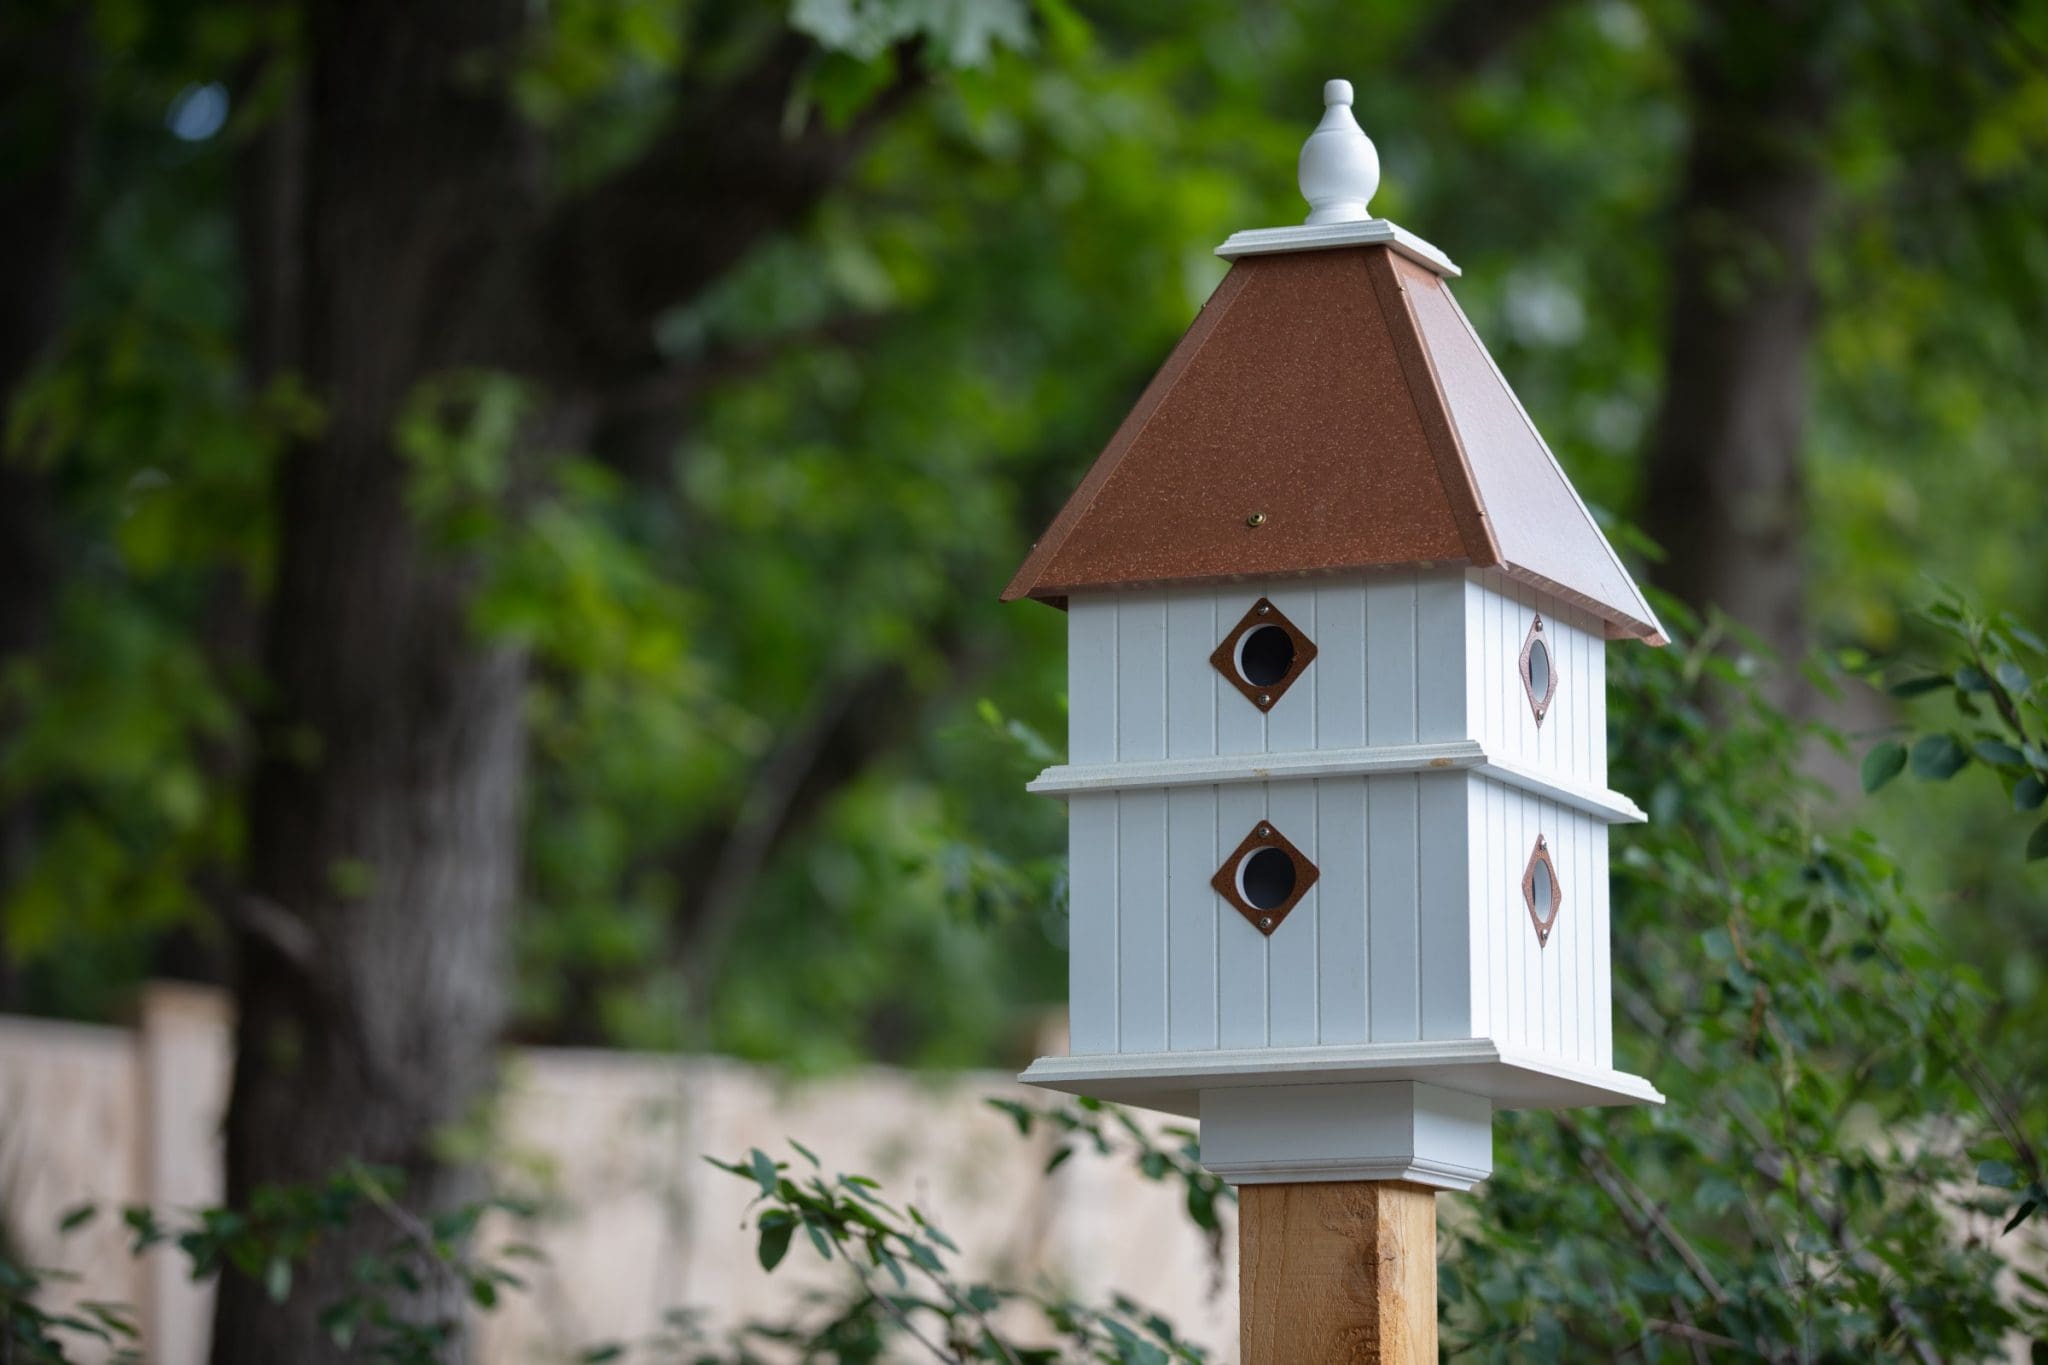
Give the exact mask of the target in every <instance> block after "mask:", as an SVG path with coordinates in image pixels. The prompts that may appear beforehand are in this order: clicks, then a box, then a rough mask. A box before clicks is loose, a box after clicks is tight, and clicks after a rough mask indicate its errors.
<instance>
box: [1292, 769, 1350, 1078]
mask: <svg viewBox="0 0 2048 1365" xmlns="http://www.w3.org/2000/svg"><path fill="white" fill-rule="evenodd" d="M1288 837H1289V838H1293V837H1294V836H1293V835H1289V836H1288ZM1314 838H1315V844H1314V845H1313V847H1314V848H1315V850H1316V853H1315V854H1314V855H1313V856H1314V859H1315V863H1316V868H1317V870H1318V871H1319V872H1321V874H1322V877H1321V879H1320V880H1319V881H1317V882H1316V897H1317V904H1318V907H1319V909H1318V914H1317V920H1316V938H1317V946H1318V951H1317V955H1316V1012H1317V1025H1316V1028H1317V1037H1316V1041H1317V1042H1320V1043H1364V1042H1370V1041H1371V1039H1372V1028H1371V1020H1370V1016H1369V1015H1368V1013H1367V996H1366V958H1365V783H1364V782H1363V781H1352V782H1320V783H1317V784H1316V828H1315V835H1314ZM1297 846H1298V847H1300V848H1303V849H1307V848H1308V847H1310V845H1308V844H1299V845H1297ZM1339 850H1345V851H1350V850H1355V851H1356V856H1333V854H1336V853H1337V852H1338V851H1339ZM1282 927H1283V928H1284V927H1285V926H1282Z"/></svg>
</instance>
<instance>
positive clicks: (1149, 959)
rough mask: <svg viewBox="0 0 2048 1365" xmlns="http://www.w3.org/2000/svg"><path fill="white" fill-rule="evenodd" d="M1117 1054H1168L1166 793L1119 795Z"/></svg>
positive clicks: (1159, 791)
mask: <svg viewBox="0 0 2048 1365" xmlns="http://www.w3.org/2000/svg"><path fill="white" fill-rule="evenodd" d="M1116 824H1117V892H1116V964H1117V971H1116V974H1117V1008H1116V1016H1117V1051H1119V1052H1164V1051H1165V1050H1166V965H1167V957H1166V868H1167V863H1166V793H1165V792H1164V791H1161V790H1156V789H1155V790H1151V791H1127V792H1118V793H1117V812H1116Z"/></svg>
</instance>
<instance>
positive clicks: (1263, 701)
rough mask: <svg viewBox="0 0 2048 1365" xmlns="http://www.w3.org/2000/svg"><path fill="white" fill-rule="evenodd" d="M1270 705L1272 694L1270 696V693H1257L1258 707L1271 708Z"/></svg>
mask: <svg viewBox="0 0 2048 1365" xmlns="http://www.w3.org/2000/svg"><path fill="white" fill-rule="evenodd" d="M1272 704H1273V694H1272V693H1270V692H1261V693H1259V705H1261V706H1271V705H1272Z"/></svg>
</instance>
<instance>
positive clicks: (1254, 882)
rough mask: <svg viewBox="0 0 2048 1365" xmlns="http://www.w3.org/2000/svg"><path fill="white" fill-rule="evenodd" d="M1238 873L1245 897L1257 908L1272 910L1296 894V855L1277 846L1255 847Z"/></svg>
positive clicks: (1239, 883)
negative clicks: (1293, 856)
mask: <svg viewBox="0 0 2048 1365" xmlns="http://www.w3.org/2000/svg"><path fill="white" fill-rule="evenodd" d="M1237 876H1238V885H1239V886H1240V887H1242V888H1243V890H1244V898H1245V900H1246V901H1248V902H1250V904H1251V906H1252V908H1253V909H1255V910H1271V909H1272V908H1273V907H1274V906H1276V905H1280V904H1282V903H1283V902H1284V901H1286V899H1287V898H1288V897H1289V896H1291V895H1293V894H1294V859H1292V858H1290V857H1288V856H1287V855H1286V854H1285V853H1283V852H1281V851H1280V850H1279V849H1277V848H1261V849H1255V850H1254V851H1253V852H1252V853H1251V854H1249V855H1248V856H1247V857H1246V858H1245V860H1244V863H1243V865H1242V866H1241V867H1240V869H1239V871H1238V874H1237Z"/></svg>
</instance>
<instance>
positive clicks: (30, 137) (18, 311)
mask: <svg viewBox="0 0 2048 1365" xmlns="http://www.w3.org/2000/svg"><path fill="white" fill-rule="evenodd" d="M88 18H89V16H88V14H87V12H86V11H85V10H84V9H83V8H82V7H79V6H74V5H67V4H63V3H61V2H58V0H41V2H40V3H22V4H20V5H19V6H10V7H9V8H8V9H7V10H6V11H4V12H0V660H6V659H8V658H11V657H12V656H14V655H17V654H25V653H28V652H29V651H31V650H33V649H35V648H36V647H37V646H38V645H40V644H41V643H42V641H43V637H44V634H45V632H46V630H47V627H48V622H49V614H50V608H51V604H52V600H53V599H54V597H55V596H56V587H57V536H56V515H55V499H54V498H53V497H52V495H51V491H50V487H49V480H48V479H47V478H46V477H45V476H44V475H43V473H42V472H41V471H40V470H36V469H32V468H29V467H28V466H27V465H25V464H22V463H20V462H18V461H16V460H14V459H12V458H10V457H9V456H8V454H7V451H6V449H5V445H4V441H5V433H6V432H7V431H8V429H9V419H10V417H11V415H12V410H13V405H14V398H15V394H16V391H17V390H18V389H19V388H20V387H21V385H22V383H23V381H25V380H26V379H27V378H28V377H29V375H30V374H31V373H32V372H33V370H34V369H35V366H36V365H37V364H38V363H39V362H40V361H41V360H42V358H43V356H44V353H45V351H46V350H47V349H48V347H49V345H50V343H51V342H52V341H53V340H54V339H55V338H56V335H57V331H58V328H59V325H60V323H61V320H62V317H63V307H64V299H65V295H66V293H67V291H68V286H69V284H70V281H71V260H72V256H73V254H74V251H73V247H74V240H73V239H74V235H75V227H76V223H77V217H78V199H79V192H80V188H81V186H82V184H83V181H84V179H85V166H86V143H87V137H86V134H87V132H88V129H89V127H90V93H91V85H92V81H91V61H90V57H91V51H90V47H91V45H90V41H89V34H88ZM17 719H18V718H17V717H14V716H11V715H9V714H7V712H6V710H5V709H4V708H0V738H4V737H5V736H6V735H7V733H8V731H10V730H11V729H12V728H13V727H14V725H15V724H16V723H17ZM35 841H36V811H35V806H34V803H33V802H32V801H29V800H27V799H23V800H19V801H12V802H10V801H6V800H0V896H4V895H5V893H6V891H7V890H8V888H10V887H11V886H12V885H13V884H14V881H15V879H16V877H17V876H18V875H19V874H20V873H21V871H22V869H23V868H24V867H25V866H26V865H27V862H28V859H29V857H30V851H31V849H32V848H33V847H34V844H35ZM4 930H5V918H4V916H0V1008H4V1007H6V1006H7V1005H9V1004H11V1003H13V998H14V995H15V985H14V981H15V969H14V963H13V959H12V956H11V955H10V954H9V953H8V951H7V943H6V939H5V937H4Z"/></svg>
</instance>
